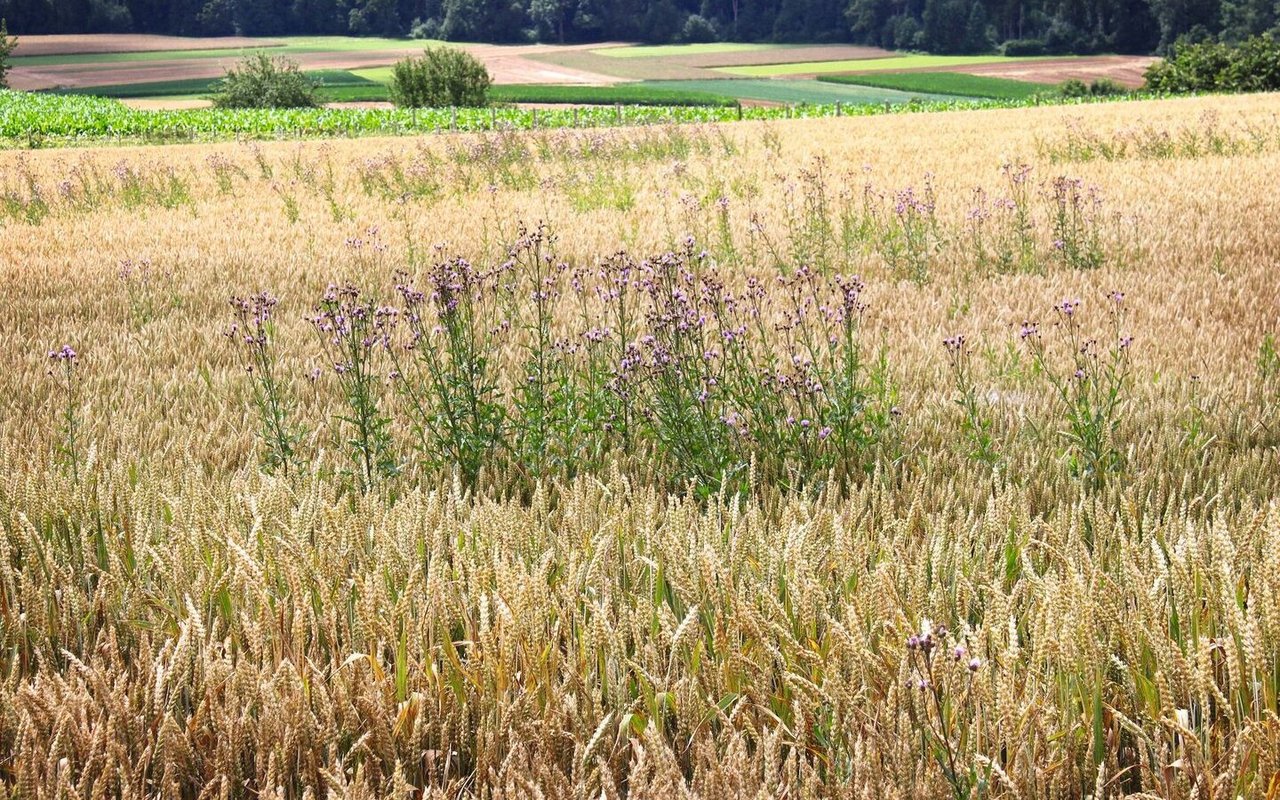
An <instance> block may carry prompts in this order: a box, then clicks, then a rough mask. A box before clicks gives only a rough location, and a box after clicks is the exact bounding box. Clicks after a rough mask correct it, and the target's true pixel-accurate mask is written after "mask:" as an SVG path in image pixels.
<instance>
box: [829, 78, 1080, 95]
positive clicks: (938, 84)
mask: <svg viewBox="0 0 1280 800" xmlns="http://www.w3.org/2000/svg"><path fill="white" fill-rule="evenodd" d="M818 80H819V81H821V82H823V83H831V84H839V85H841V86H870V87H874V88H878V89H893V90H896V91H899V92H920V93H925V94H948V95H953V96H957V97H987V98H992V99H996V100H1020V99H1023V98H1027V97H1034V96H1035V95H1037V94H1042V93H1044V92H1051V91H1053V89H1054V86H1053V84H1048V83H1032V82H1030V81H1015V80H1010V79H1009V78H991V77H987V76H985V75H966V74H965V73H963V72H891V73H887V74H886V73H879V74H875V75H820V76H818Z"/></svg>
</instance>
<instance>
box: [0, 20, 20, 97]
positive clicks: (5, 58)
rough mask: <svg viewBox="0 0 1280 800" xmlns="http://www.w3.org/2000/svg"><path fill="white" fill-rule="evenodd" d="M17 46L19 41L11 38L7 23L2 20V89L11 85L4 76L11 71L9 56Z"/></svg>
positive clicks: (0, 30) (0, 22)
mask: <svg viewBox="0 0 1280 800" xmlns="http://www.w3.org/2000/svg"><path fill="white" fill-rule="evenodd" d="M17 46H18V40H17V39H16V38H11V37H10V36H9V28H8V27H7V26H6V24H5V21H4V20H2V19H0V89H3V88H5V87H7V86H8V85H9V83H8V81H6V80H5V77H4V76H5V73H6V72H8V71H9V54H10V53H12V52H13V48H15V47H17Z"/></svg>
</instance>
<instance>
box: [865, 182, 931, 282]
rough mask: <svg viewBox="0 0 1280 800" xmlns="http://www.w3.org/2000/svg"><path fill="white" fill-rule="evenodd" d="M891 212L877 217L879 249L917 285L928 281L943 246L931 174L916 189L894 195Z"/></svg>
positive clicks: (896, 268)
mask: <svg viewBox="0 0 1280 800" xmlns="http://www.w3.org/2000/svg"><path fill="white" fill-rule="evenodd" d="M891 210H892V214H891V215H890V216H888V217H887V218H886V219H883V220H880V218H879V216H877V217H876V218H877V219H878V220H880V228H879V232H878V236H877V238H878V249H879V251H880V255H881V256H883V257H884V260H885V262H886V263H887V264H888V265H889V268H890V269H892V270H893V271H894V272H896V273H897V274H898V275H900V276H902V277H905V278H909V279H910V280H912V281H914V282H915V283H917V284H921V285H923V284H925V283H928V282H929V268H930V264H931V262H932V260H933V257H934V255H935V254H936V253H937V252H938V251H939V250H940V249H941V246H942V227H941V225H940V224H939V222H938V218H937V215H936V211H937V201H936V199H935V198H934V192H933V177H932V176H931V175H925V179H924V185H923V187H922V188H921V190H920V191H919V192H917V191H916V189H915V187H912V186H908V187H906V188H905V189H901V190H899V191H898V192H896V193H895V194H894V197H893V204H892V206H891Z"/></svg>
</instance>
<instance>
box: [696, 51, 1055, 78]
mask: <svg viewBox="0 0 1280 800" xmlns="http://www.w3.org/2000/svg"><path fill="white" fill-rule="evenodd" d="M1034 60H1036V59H1034V58H1006V57H1005V56H930V55H908V56H894V57H893V58H860V59H855V60H851V61H811V62H806V63H800V64H762V65H759V66H752V67H721V68H719V69H717V70H716V71H717V72H723V73H725V74H727V75H741V76H743V77H748V78H776V77H781V76H786V75H811V74H822V73H832V72H898V71H901V70H908V69H929V68H938V67H963V66H969V65H971V64H996V63H1000V62H1009V63H1013V62H1016V61H1034Z"/></svg>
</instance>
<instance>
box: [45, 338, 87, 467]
mask: <svg viewBox="0 0 1280 800" xmlns="http://www.w3.org/2000/svg"><path fill="white" fill-rule="evenodd" d="M79 363H80V357H79V355H78V354H77V353H76V351H75V350H74V349H72V347H71V345H69V344H64V345H63V346H62V347H59V348H58V349H56V350H50V351H49V375H50V377H52V378H53V379H54V380H55V381H56V382H57V387H58V392H59V393H61V394H62V400H63V404H62V422H61V426H60V427H61V430H60V434H61V438H62V441H61V442H59V443H58V444H57V445H56V446H55V449H56V450H57V451H58V452H59V453H61V454H62V456H63V457H64V458H66V459H67V463H68V464H70V465H71V479H72V480H73V481H75V482H76V483H79V482H80V441H79V437H80V424H79V411H80V406H79V399H78V398H79V388H80V373H79V370H78V367H79Z"/></svg>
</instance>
